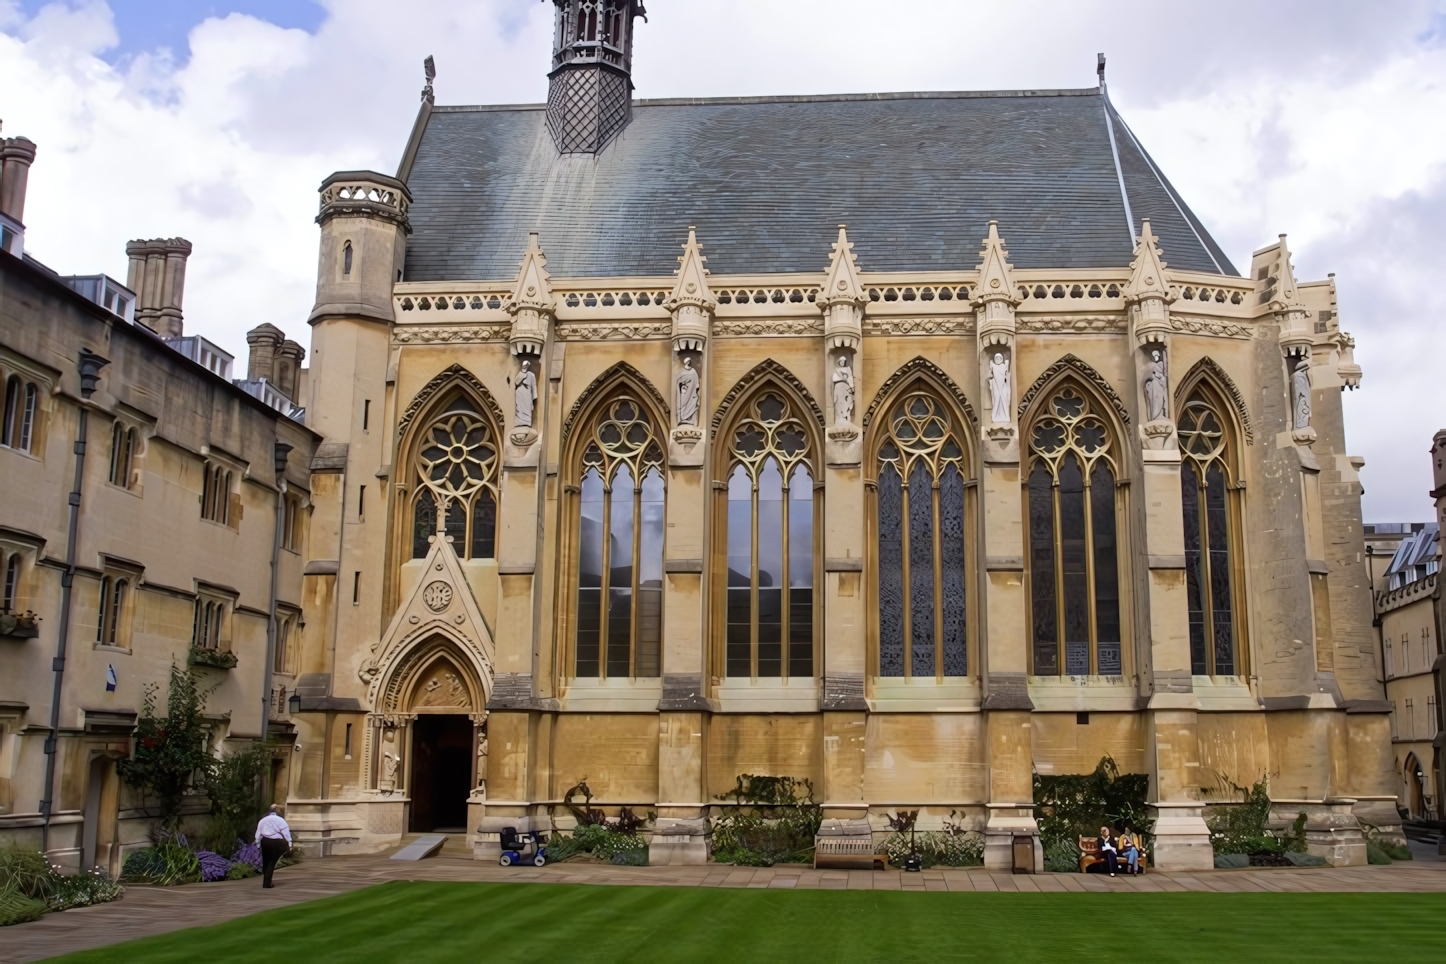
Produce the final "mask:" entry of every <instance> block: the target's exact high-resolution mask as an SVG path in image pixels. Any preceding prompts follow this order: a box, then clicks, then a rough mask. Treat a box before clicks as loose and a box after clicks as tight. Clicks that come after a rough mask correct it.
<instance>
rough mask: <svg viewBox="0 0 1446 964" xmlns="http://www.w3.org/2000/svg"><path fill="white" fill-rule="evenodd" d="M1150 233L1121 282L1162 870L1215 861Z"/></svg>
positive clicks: (1161, 288) (1156, 857)
mask: <svg viewBox="0 0 1446 964" xmlns="http://www.w3.org/2000/svg"><path fill="white" fill-rule="evenodd" d="M1157 240H1158V239H1157V238H1156V237H1155V235H1154V233H1153V232H1152V231H1151V230H1150V222H1149V221H1144V222H1142V224H1141V230H1140V238H1139V241H1138V243H1137V245H1136V246H1135V260H1134V262H1133V263H1132V264H1131V266H1130V268H1131V273H1130V280H1129V282H1128V283H1127V284H1126V285H1125V304H1126V305H1127V307H1128V311H1129V320H1130V343H1131V348H1132V349H1133V350H1134V358H1135V366H1134V367H1135V410H1136V411H1137V412H1139V420H1140V426H1139V438H1138V443H1139V446H1140V465H1141V473H1142V478H1141V483H1142V485H1141V488H1142V490H1143V495H1144V505H1145V512H1144V520H1145V531H1144V543H1145V563H1146V565H1147V567H1148V570H1147V577H1146V578H1147V582H1146V593H1147V605H1148V611H1149V625H1148V626H1147V627H1145V626H1142V627H1141V630H1142V631H1141V632H1139V633H1137V634H1136V638H1137V639H1147V640H1148V641H1149V646H1150V651H1149V653H1148V665H1149V667H1150V676H1149V678H1148V679H1147V680H1143V689H1144V693H1143V694H1142V695H1145V696H1148V697H1149V703H1148V704H1147V706H1148V710H1147V713H1146V722H1145V733H1146V736H1145V742H1146V756H1147V758H1148V766H1149V770H1150V791H1151V792H1150V801H1151V803H1150V807H1151V812H1152V813H1153V814H1154V817H1155V852H1154V853H1153V854H1151V855H1150V859H1151V861H1152V862H1153V863H1154V864H1155V866H1157V867H1160V868H1162V869H1165V870H1208V869H1210V868H1211V867H1213V866H1214V854H1213V851H1212V850H1211V847H1210V834H1209V830H1208V829H1207V828H1206V826H1205V822H1204V819H1203V818H1202V813H1203V812H1204V811H1203V809H1202V803H1201V797H1200V787H1199V772H1200V746H1199V740H1198V737H1197V733H1198V720H1197V715H1196V714H1197V711H1198V710H1199V708H1200V701H1199V699H1198V698H1197V697H1196V696H1195V690H1194V684H1193V681H1192V678H1191V667H1190V632H1189V608H1188V605H1187V599H1186V595H1185V527H1184V508H1183V505H1182V502H1181V498H1180V449H1179V446H1178V444H1177V442H1176V435H1175V418H1174V404H1175V403H1174V386H1173V385H1172V384H1171V382H1170V335H1169V332H1170V304H1171V302H1173V301H1174V300H1175V295H1174V293H1173V292H1172V291H1171V290H1170V285H1169V279H1168V277H1167V276H1166V273H1165V262H1164V260H1162V258H1161V253H1160V249H1159V246H1158V244H1157ZM1146 655H1147V654H1146V653H1145V651H1144V648H1143V646H1136V648H1135V662H1136V664H1137V665H1140V664H1141V663H1143V661H1144V660H1145V658H1146ZM1143 675H1144V674H1141V676H1142V677H1143Z"/></svg>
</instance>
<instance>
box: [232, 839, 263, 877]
mask: <svg viewBox="0 0 1446 964" xmlns="http://www.w3.org/2000/svg"><path fill="white" fill-rule="evenodd" d="M231 859H232V860H233V861H235V862H236V863H238V864H250V865H251V866H252V867H254V868H256V869H257V870H260V869H261V848H260V847H258V846H256V844H254V843H245V842H244V841H241V840H238V841H236V853H235V854H233V855H232V857H231Z"/></svg>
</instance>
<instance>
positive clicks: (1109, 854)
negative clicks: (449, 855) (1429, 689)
mask: <svg viewBox="0 0 1446 964" xmlns="http://www.w3.org/2000/svg"><path fill="white" fill-rule="evenodd" d="M261 843H262V844H263V845H264V844H265V843H266V841H264V840H263V841H261ZM1100 856H1101V857H1104V858H1105V869H1106V870H1108V871H1109V872H1110V873H1112V874H1113V873H1114V872H1115V871H1116V870H1118V869H1119V866H1120V861H1119V857H1118V856H1117V855H1116V854H1115V852H1114V851H1113V850H1106V851H1105V852H1104V853H1102V854H1100ZM266 879H267V880H270V879H271V878H270V877H267V878H266Z"/></svg>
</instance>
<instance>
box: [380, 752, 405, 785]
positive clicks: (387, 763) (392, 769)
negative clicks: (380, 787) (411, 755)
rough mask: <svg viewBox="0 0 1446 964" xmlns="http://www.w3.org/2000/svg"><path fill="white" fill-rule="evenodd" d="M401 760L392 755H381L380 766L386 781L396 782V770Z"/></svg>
mask: <svg viewBox="0 0 1446 964" xmlns="http://www.w3.org/2000/svg"><path fill="white" fill-rule="evenodd" d="M401 763H402V758H401V757H399V756H396V755H395V754H392V753H383V754H382V766H383V767H384V768H385V772H386V779H388V780H390V781H391V782H392V783H396V782H397V768H398V767H399V766H400V765H401Z"/></svg>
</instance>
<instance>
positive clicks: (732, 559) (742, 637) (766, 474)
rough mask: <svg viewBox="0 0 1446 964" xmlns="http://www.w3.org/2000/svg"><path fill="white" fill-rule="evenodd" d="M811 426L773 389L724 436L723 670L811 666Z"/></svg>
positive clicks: (776, 672)
mask: <svg viewBox="0 0 1446 964" xmlns="http://www.w3.org/2000/svg"><path fill="white" fill-rule="evenodd" d="M810 454H811V453H810V444H809V437H808V433H807V432H806V431H805V430H804V426H803V423H802V422H801V421H800V420H799V419H798V418H797V416H795V415H794V413H793V408H792V405H791V404H790V403H789V402H788V400H787V399H786V398H785V397H784V396H783V395H782V394H780V393H778V392H772V391H765V392H763V393H762V394H760V395H759V396H757V397H756V398H755V399H754V400H753V401H751V402H750V403H749V404H748V405H747V407H746V408H745V410H744V415H743V417H742V419H741V420H740V421H739V422H738V423H737V424H736V425H735V426H734V427H733V429H732V432H731V433H730V435H729V438H728V457H729V459H730V461H731V463H732V465H731V467H730V469H729V472H728V499H727V539H728V550H727V551H728V555H727V559H728V575H727V585H726V586H725V587H724V592H725V594H726V599H725V603H724V608H725V624H726V630H725V634H726V636H725V640H724V671H725V672H726V674H727V675H728V676H746V677H754V676H756V677H766V678H782V677H790V676H801V677H805V678H807V677H811V676H812V675H813V662H814V659H813V652H814V632H813V630H814V618H813V606H814V596H813V579H814V575H813V573H814V554H813V531H814V520H813V475H812V473H811V472H810V471H809V465H808V459H809V457H810Z"/></svg>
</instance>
